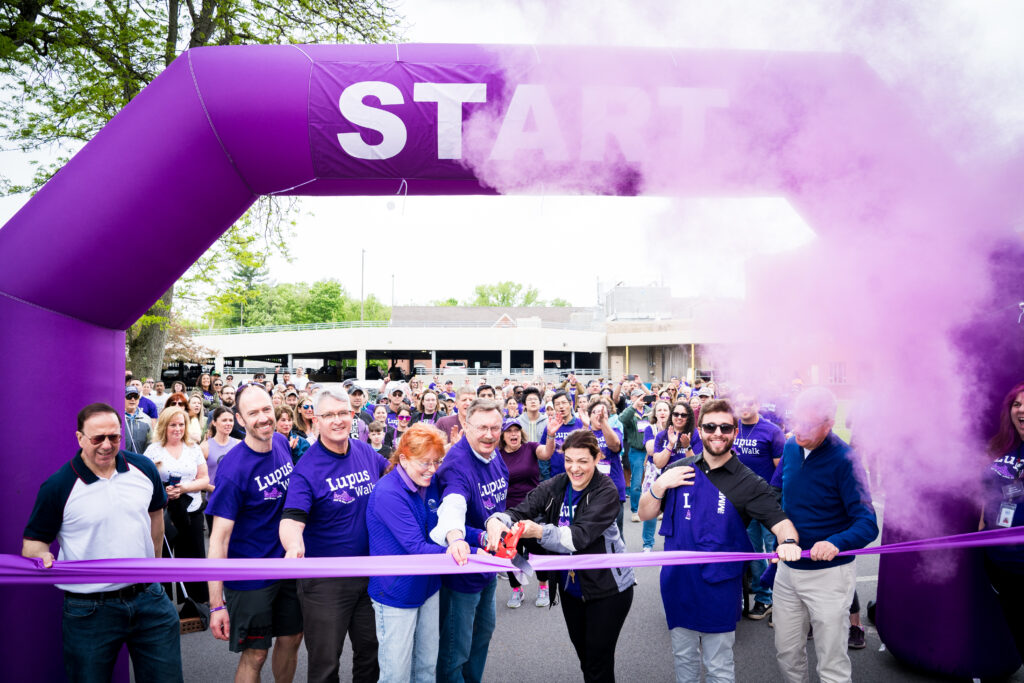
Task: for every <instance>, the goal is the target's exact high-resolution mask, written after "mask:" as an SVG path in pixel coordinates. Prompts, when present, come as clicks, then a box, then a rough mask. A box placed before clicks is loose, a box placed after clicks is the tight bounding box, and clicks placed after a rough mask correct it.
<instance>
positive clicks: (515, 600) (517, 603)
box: [505, 588, 523, 609]
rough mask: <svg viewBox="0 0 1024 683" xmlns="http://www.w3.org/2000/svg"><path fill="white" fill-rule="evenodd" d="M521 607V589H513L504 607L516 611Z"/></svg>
mask: <svg viewBox="0 0 1024 683" xmlns="http://www.w3.org/2000/svg"><path fill="white" fill-rule="evenodd" d="M522 606H523V589H522V588H513V589H512V595H510V596H509V598H508V602H506V603H505V607H508V608H509V609H516V608H518V607H522Z"/></svg>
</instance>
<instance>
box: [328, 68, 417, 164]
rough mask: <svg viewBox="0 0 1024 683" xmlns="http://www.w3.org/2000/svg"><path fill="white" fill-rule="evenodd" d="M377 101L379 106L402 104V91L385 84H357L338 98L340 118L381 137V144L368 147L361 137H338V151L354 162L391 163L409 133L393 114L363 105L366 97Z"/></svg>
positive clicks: (342, 134)
mask: <svg viewBox="0 0 1024 683" xmlns="http://www.w3.org/2000/svg"><path fill="white" fill-rule="evenodd" d="M370 96H372V97H376V98H377V99H378V100H380V103H381V105H389V104H402V103H404V102H405V100H404V99H403V98H402V91H400V90H399V89H398V88H397V87H396V86H394V85H392V84H391V83H385V82H384V81H360V82H359V83H353V84H352V85H350V86H348V87H347V88H345V90H343V91H342V93H341V97H340V98H338V108H339V109H340V110H341V115H342V116H344V117H345V118H346V119H348V120H349V121H350V122H352V123H354V124H356V125H357V126H362V127H363V128H370V129H372V130H375V131H377V132H378V133H380V134H381V135H382V136H383V139H382V140H381V141H380V143H378V144H376V145H368V144H366V142H364V141H363V136H362V134H361V133H339V134H338V142H339V143H341V148H342V149H343V150H345V152H347V153H348V154H349V155H351V156H353V157H355V158H357V159H378V160H379V159H390V158H391V157H393V156H395V155H396V154H398V153H399V152H401V151H402V150H403V149H404V148H405V141H406V139H407V136H408V132H407V131H406V129H405V124H404V123H402V119H400V118H399V117H398V116H397V115H396V114H393V113H391V112H389V111H386V110H384V109H378V108H376V107H371V106H369V105H367V104H364V103H363V99H364V98H366V97H370Z"/></svg>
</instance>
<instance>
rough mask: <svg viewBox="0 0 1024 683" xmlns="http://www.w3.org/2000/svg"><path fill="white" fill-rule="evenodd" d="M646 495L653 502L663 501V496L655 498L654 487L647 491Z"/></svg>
mask: <svg viewBox="0 0 1024 683" xmlns="http://www.w3.org/2000/svg"><path fill="white" fill-rule="evenodd" d="M647 493H649V494H651V498H653V499H654V500H663V499H664V498H665V496H662V497H661V498H659V497H658V496H656V495H655V494H654V487H653V486H652V487H651V488H649V489H647Z"/></svg>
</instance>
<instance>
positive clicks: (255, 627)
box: [224, 579, 302, 652]
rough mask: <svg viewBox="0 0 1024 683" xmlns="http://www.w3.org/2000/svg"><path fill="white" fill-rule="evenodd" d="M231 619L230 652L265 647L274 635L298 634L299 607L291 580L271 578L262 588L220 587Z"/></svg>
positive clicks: (300, 628) (299, 624) (299, 625)
mask: <svg viewBox="0 0 1024 683" xmlns="http://www.w3.org/2000/svg"><path fill="white" fill-rule="evenodd" d="M224 601H225V602H226V603H227V606H228V618H229V619H230V620H231V639H230V640H229V641H228V647H229V649H230V650H231V651H232V652H242V651H243V650H269V649H270V644H271V643H272V642H273V639H274V638H276V637H277V636H294V635H297V634H299V633H302V608H301V607H299V596H298V592H297V590H296V586H295V579H283V580H281V581H275V582H274V583H273V584H272V585H270V586H267V587H266V588H257V589H256V590H251V591H238V590H232V589H230V588H227V587H225V588H224Z"/></svg>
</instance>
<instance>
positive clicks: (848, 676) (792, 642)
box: [772, 562, 857, 683]
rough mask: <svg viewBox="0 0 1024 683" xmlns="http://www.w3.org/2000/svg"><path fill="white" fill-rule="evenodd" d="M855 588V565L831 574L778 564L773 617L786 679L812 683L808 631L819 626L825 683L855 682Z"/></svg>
mask: <svg viewBox="0 0 1024 683" xmlns="http://www.w3.org/2000/svg"><path fill="white" fill-rule="evenodd" d="M856 582H857V570H856V567H855V566H854V563H853V562H850V563H849V564H843V565H839V566H838V567H829V568H827V569H791V568H790V567H789V566H787V565H786V564H785V563H784V562H780V563H779V572H778V575H777V576H776V577H775V595H774V604H773V607H772V615H773V620H774V626H775V649H776V650H777V654H776V657H777V658H778V660H779V669H780V670H781V671H782V677H783V679H785V680H786V681H789V682H790V683H804V682H805V681H807V680H808V673H807V627H808V626H814V651H815V654H817V656H818V676H819V678H821V681H822V683H842V682H845V681H850V680H852V669H851V666H850V654H849V652H848V651H847V647H848V642H849V637H850V603H851V602H852V601H853V591H854V589H855V588H856Z"/></svg>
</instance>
